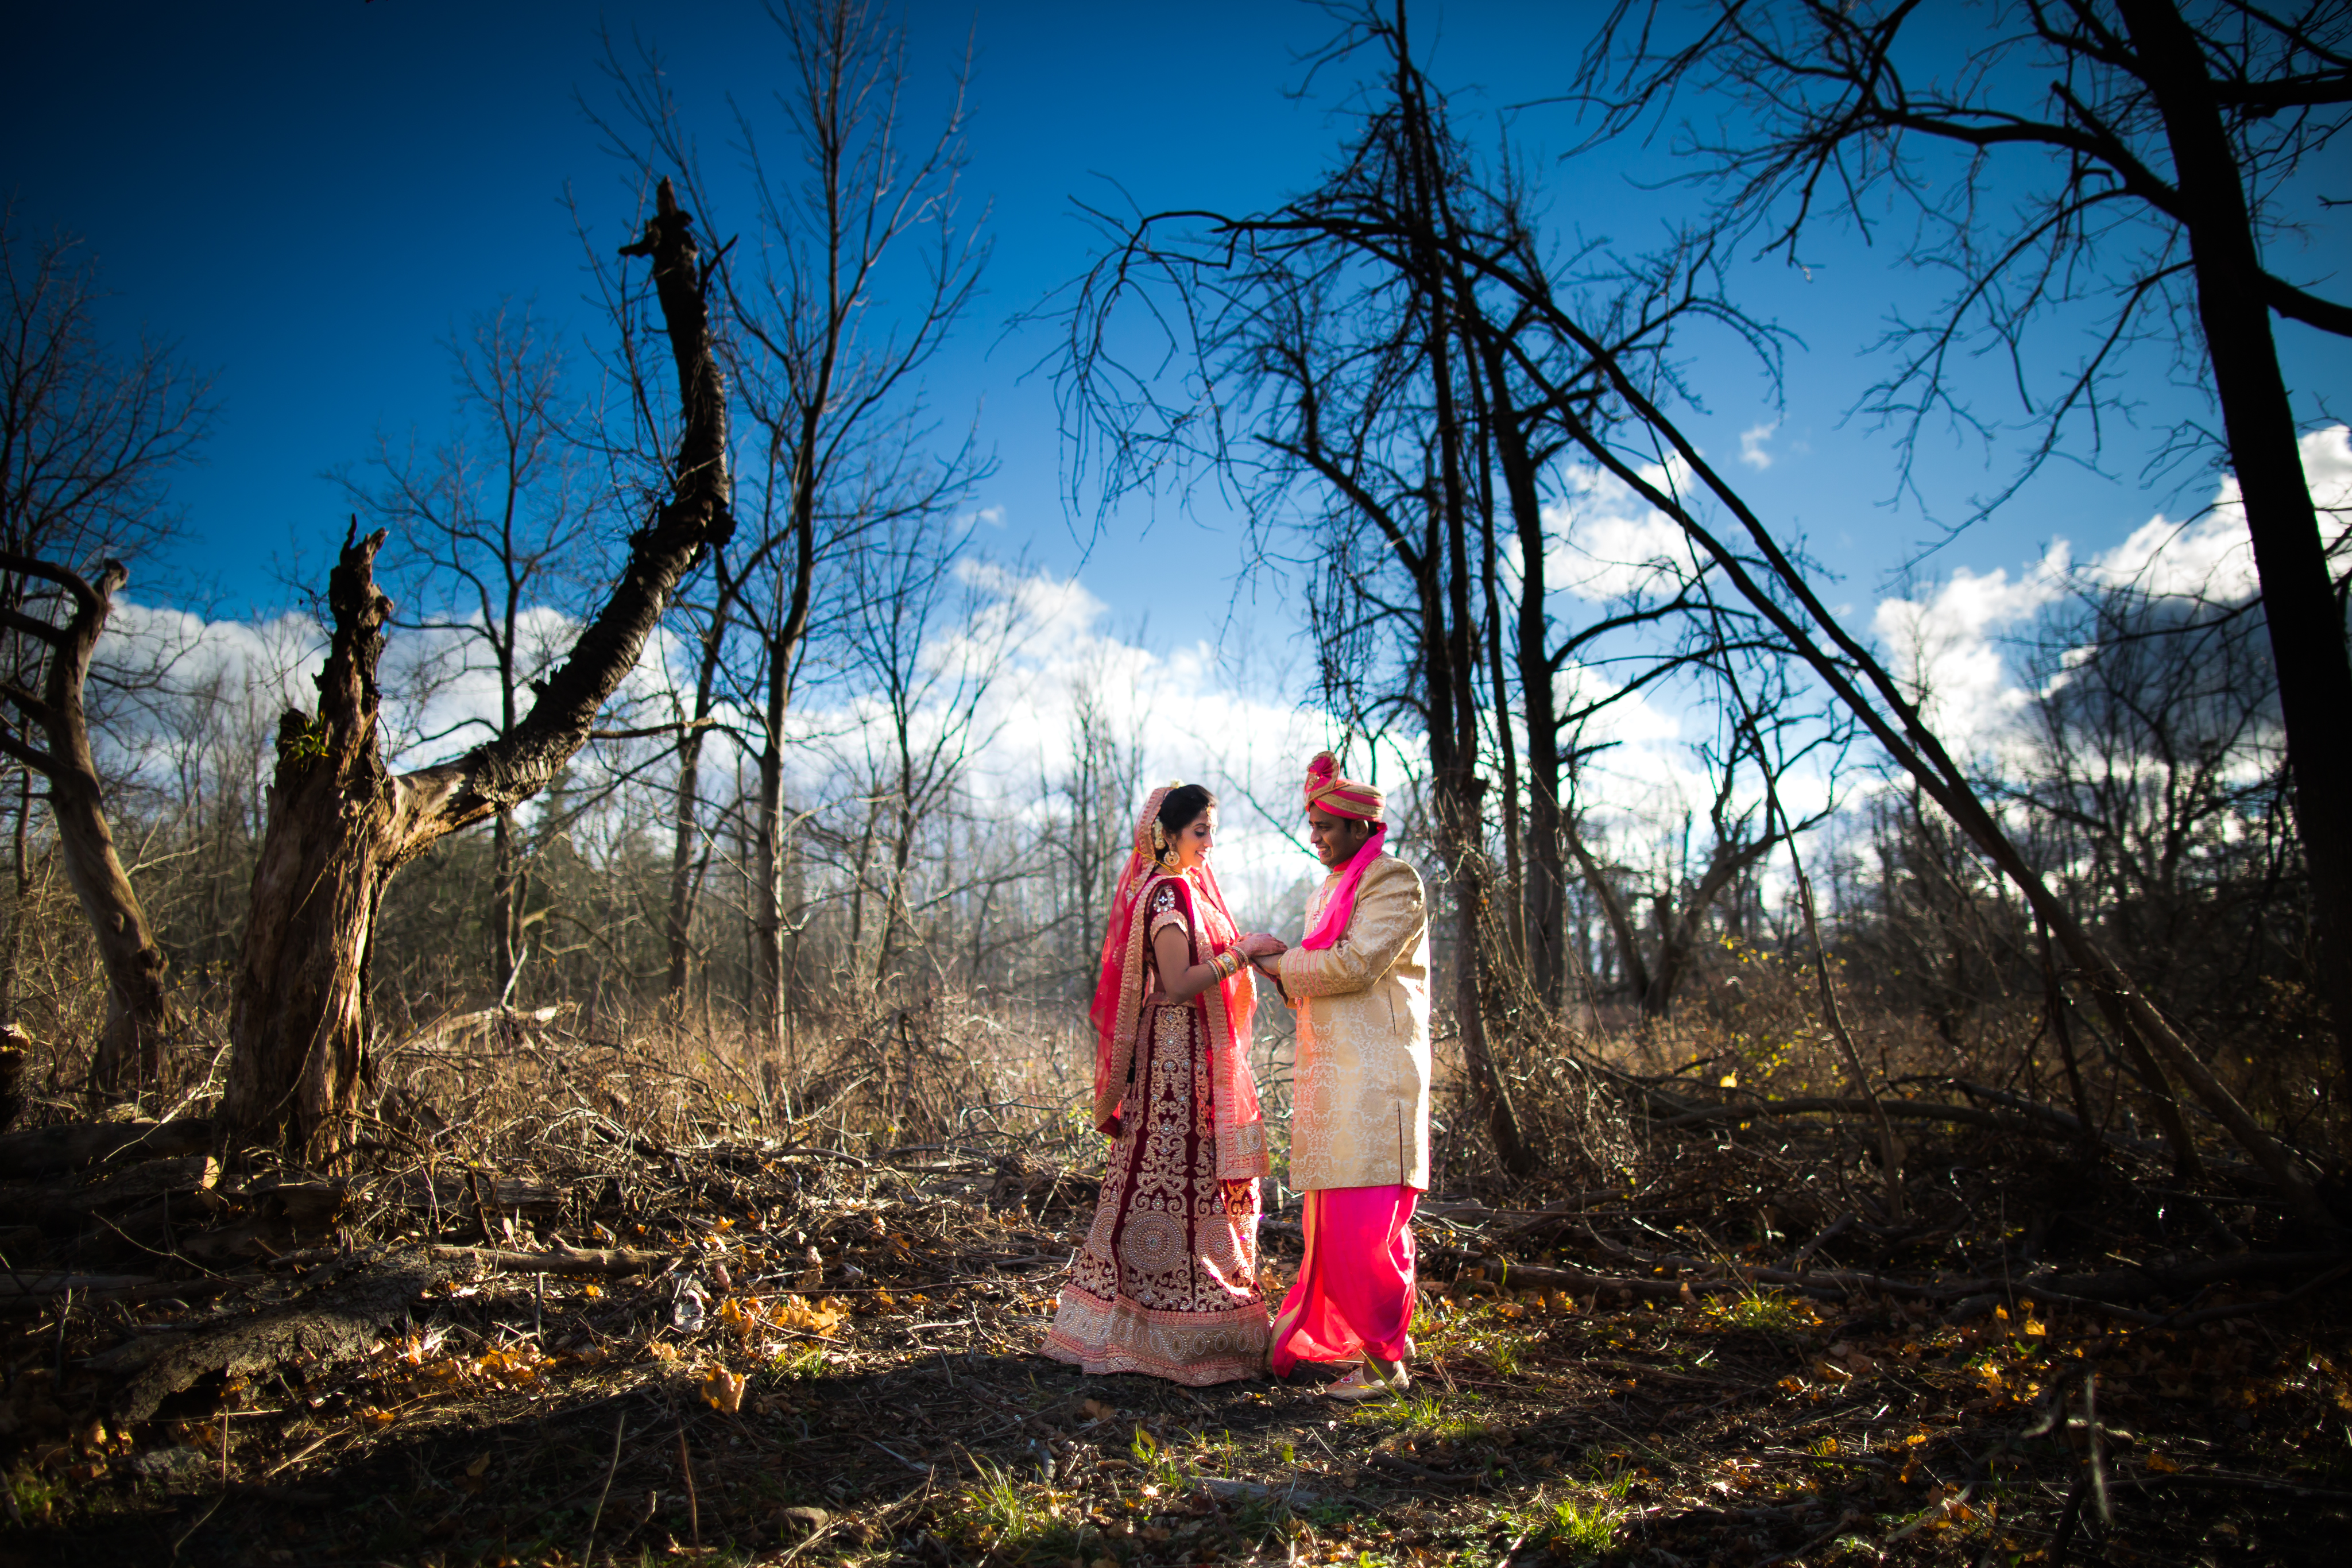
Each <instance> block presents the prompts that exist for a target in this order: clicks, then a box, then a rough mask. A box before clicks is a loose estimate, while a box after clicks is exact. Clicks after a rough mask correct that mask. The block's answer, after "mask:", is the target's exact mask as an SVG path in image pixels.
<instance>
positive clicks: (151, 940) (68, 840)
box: [0, 551, 175, 1094]
mask: <svg viewBox="0 0 2352 1568" xmlns="http://www.w3.org/2000/svg"><path fill="white" fill-rule="evenodd" d="M0 571H5V572H7V573H8V574H10V576H11V578H12V579H13V580H16V581H18V582H23V581H25V580H27V579H31V580H37V581H44V582H47V583H51V584H54V585H55V586H56V588H57V589H58V590H62V592H59V593H54V594H47V595H40V596H37V597H34V598H31V599H28V600H27V601H26V602H25V604H24V607H23V608H21V609H20V608H16V607H12V606H7V605H0V627H5V628H6V629H7V630H8V631H9V632H12V633H14V634H15V635H16V636H17V637H20V638H22V639H24V640H25V641H26V643H29V644H31V645H33V646H35V647H38V648H40V649H42V650H43V651H44V652H45V653H46V654H47V659H46V664H47V673H46V675H45V678H44V679H43V681H42V684H41V689H40V690H39V692H38V693H35V692H31V691H27V690H26V689H25V688H24V687H23V686H20V685H15V684H13V683H11V684H8V685H0V696H5V698H6V699H7V701H8V702H9V704H10V705H11V706H13V707H14V708H15V710H16V716H17V720H18V722H19V723H20V724H21V725H22V726H23V727H25V728H26V730H30V731H34V732H37V734H38V735H39V736H40V737H41V742H40V744H38V745H36V744H34V743H33V742H32V741H31V739H30V738H29V737H26V738H20V737H19V736H18V733H17V731H16V729H15V728H14V727H0V753H5V755H6V756H8V757H9V758H13V759H14V760H15V761H16V762H17V763H19V764H20V765H22V766H23V767H24V768H27V769H29V770H30V771H31V772H33V773H37V774H38V775H39V776H40V777H41V778H42V779H43V780H45V781H46V782H47V785H48V801H49V810H50V813H51V814H52V816H54V817H55V819H56V821H57V825H58V846H59V848H60V850H61V851H62V852H63V853H62V857H61V858H62V859H63V860H64V862H65V868H66V877H67V880H68V882H70V883H72V884H73V890H74V895H75V897H77V898H78V899H79V900H80V903H81V909H82V914H83V915H84V916H86V917H87V918H88V919H89V925H90V931H91V933H92V935H93V936H95V937H96V939H97V943H98V953H99V959H100V962H101V963H102V964H104V966H105V967H106V978H107V994H106V999H107V1009H106V1012H107V1017H106V1032H105V1033H104V1035H103V1036H101V1037H100V1040H99V1042H98V1049H97V1050H96V1051H93V1052H92V1053H91V1062H90V1079H91V1085H92V1087H93V1088H95V1089H96V1090H97V1091H98V1092H100V1093H102V1094H111V1093H113V1092H117V1091H119V1090H121V1088H122V1087H123V1086H124V1085H125V1084H126V1083H128V1082H138V1083H152V1082H155V1081H156V1079H157V1077H158V1076H159V1074H160V1073H161V1071H162V1069H163V1042H164V1040H166V1039H167V1038H168V1037H169V1036H170V1035H171V1033H172V1031H173V1027H174V1023H175V1019H173V1009H172V1005H171V1000H170V998H169V997H168V996H167V995H166V994H165V991H164V988H163V974H164V969H165V964H164V960H163V948H162V947H161V946H158V945H157V944H156V941H155V934H154V931H153V929H152V927H151V926H150V925H149V924H148V921H147V911H146V909H145V907H144V906H143V905H142V904H141V903H140V902H139V894H138V893H137V891H136V890H135V889H133V888H132V887H131V877H130V874H129V873H127V872H125V871H124V870H123V868H122V858H121V855H119V854H118V853H116V852H115V847H114V832H113V830H112V828H111V827H110V825H109V824H108V822H107V818H106V799H105V794H106V792H105V788H104V786H103V785H102V784H101V783H100V779H99V774H98V758H97V757H96V755H95V754H94V753H93V752H92V751H91V749H90V744H89V722H88V720H87V718H86V716H85V715H84V712H83V706H82V694H83V688H84V686H85V685H86V684H87V683H88V681H89V666H90V659H91V655H92V654H93V653H96V651H97V648H98V639H99V634H100V632H103V631H104V630H105V628H106V617H107V612H109V611H110V609H112V608H113V601H114V595H115V593H116V591H119V590H120V589H121V587H122V585H123V583H124V582H126V581H127V580H129V579H130V572H129V571H128V570H126V569H125V568H124V567H123V565H122V563H121V562H120V561H108V562H107V563H106V565H105V568H104V570H102V571H101V572H100V575H99V579H98V580H97V581H96V582H89V581H85V580H83V579H82V578H81V577H80V576H79V574H78V573H75V572H72V571H68V570H66V569H65V568H63V567H60V566H54V565H51V564H50V563H49V562H47V561H44V560H38V559H34V558H33V557H31V556H23V555H17V554H16V553H15V552H13V551H0ZM51 606H54V607H55V608H56V609H57V610H58V611H60V612H62V613H63V620H64V623H63V624H62V625H59V624H57V623H55V622H54V621H52V620H51V619H48V618H46V617H45V616H44V615H43V614H42V613H41V612H42V611H43V610H44V609H45V608H48V607H51ZM19 853H20V854H21V849H20V851H19ZM19 917H20V918H21V914H20V916H19Z"/></svg>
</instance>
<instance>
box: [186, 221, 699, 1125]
mask: <svg viewBox="0 0 2352 1568" xmlns="http://www.w3.org/2000/svg"><path fill="white" fill-rule="evenodd" d="M693 224H694V219H693V215H692V214H690V213H688V211H686V210H685V209H684V208H682V207H681V206H680V205H679V204H678V202H677V197H676V195H675V194H674V193H673V191H672V189H671V186H670V183H669V182H668V181H667V180H665V181H663V182H662V183H661V185H660V188H659V191H658V193H657V196H656V214H654V216H653V217H652V218H651V219H649V220H648V221H647V223H646V230H645V235H644V237H643V238H642V239H641V240H639V241H638V242H637V243H635V245H632V246H628V247H626V249H625V251H624V252H623V254H624V255H625V256H646V257H650V258H651V261H652V269H651V270H652V280H651V281H652V285H653V287H654V288H655V290H656V293H657V295H658V297H659V299H660V303H661V311H662V315H663V318H664V319H665V320H666V322H667V327H668V335H669V342H670V349H671V354H672V358H673V360H674V361H675V363H676V366H677V403H678V408H679V423H680V426H681V428H682V436H681V440H680V444H679V447H678V452H677V459H676V462H675V465H674V468H673V472H674V473H675V474H676V476H677V481H676V485H675V487H674V489H673V492H672V494H671V495H670V497H668V498H667V501H666V503H665V504H664V505H663V506H662V507H660V508H659V509H658V510H657V511H656V513H655V515H654V516H653V517H650V518H649V519H647V522H646V526H645V527H644V528H642V529H640V530H639V531H638V532H636V533H635V535H634V536H632V538H631V541H630V547H629V554H628V559H627V560H626V561H625V563H624V564H623V566H622V568H621V570H620V573H619V576H618V578H617V580H615V581H614V584H613V586H612V588H611V589H610V591H609V592H608V593H607V595H606V597H605V599H604V603H603V605H602V606H601V608H599V610H598V611H597V612H596V613H595V615H594V617H593V619H591V620H590V621H589V622H588V623H587V624H586V625H585V626H584V627H583V629H582V631H581V632H580V635H579V637H578V639H577V641H575V642H574V643H573V644H572V649H571V651H570V653H569V655H568V656H567V657H566V658H565V659H564V660H563V662H562V664H559V665H557V666H556V667H555V668H554V669H553V670H552V671H551V673H550V674H549V675H548V677H547V679H546V681H545V682H544V684H543V685H541V686H540V687H539V689H538V692H537V696H536V700H535V701H534V702H533V703H532V704H531V706H530V711H529V712H527V713H525V714H524V715H523V716H521V717H520V719H519V720H518V721H517V723H516V724H515V725H514V726H513V727H511V728H509V729H508V730H507V731H506V733H504V734H503V735H500V736H499V737H495V738H493V739H490V740H488V741H485V742H484V743H482V744H481V745H479V746H478V747H474V749H472V750H471V751H469V752H467V754H466V755H465V756H464V757H462V758H459V759H457V761H455V762H450V763H445V764H441V765H438V766H436V767H431V768H420V769H418V770H416V771H415V772H412V773H406V774H399V775H395V774H394V773H393V772H392V771H391V770H390V769H389V768H387V767H386V766H385V763H384V759H383V747H382V741H381V737H380V734H379V730H378V711H379V706H380V698H379V693H378V689H377V684H376V664H377V661H378V659H379V658H380V656H381V654H382V653H383V641H384V627H385V625H386V623H387V622H388V621H389V619H390V616H391V612H392V604H391V601H389V600H388V599H386V598H385V596H384V595H383V593H382V592H381V591H379V590H378V589H377V588H376V586H375V581H374V574H373V562H374V558H375V554H376V551H377V550H378V549H380V548H381V547H382V545H383V534H381V533H377V534H374V535H371V536H369V537H367V538H361V537H359V534H358V531H357V528H356V527H354V528H353V530H352V537H351V538H349V540H347V542H346V543H345V544H344V546H343V549H342V555H341V560H340V561H339V562H338V564H337V565H336V567H335V569H334V570H333V572H332V573H331V576H330V578H329V580H328V594H327V598H328V606H329V609H330V612H331V616H332V621H333V638H332V642H331V646H330V649H329V653H328V658H327V665H326V668H325V670H324V671H323V672H321V674H320V676H319V694H320V711H319V713H318V714H317V716H315V717H314V716H308V715H304V714H301V713H293V712H289V713H288V714H287V715H286V716H284V717H283V718H282V719H281V720H280V722H279V726H278V766H277V773H276V777H275V779H273V780H272V782H271V785H270V813H269V828H268V833H267V834H266V836H265V838H264V840H263V842H262V846H261V855H260V862H259V865H258V866H257V869H256V871H255V873H254V879H253V903H252V909H251V913H250V915H249V919H248V924H247V927H246V935H245V943H244V947H243V950H242V952H241V954H240V956H239V958H238V964H237V971H236V988H235V992H234V995H233V998H232V1000H231V1004H230V1017H229V1036H230V1040H231V1043H232V1046H233V1051H232V1053H231V1056H230V1061H229V1072H228V1086H227V1091H226V1094H225V1095H224V1097H223V1100H222V1105H221V1113H222V1115H223V1116H224V1117H225V1118H226V1120H227V1122H228V1123H229V1124H231V1125H233V1126H235V1127H236V1128H237V1129H238V1130H239V1131H240V1132H242V1133H244V1134H247V1135H252V1136H257V1137H263V1138H268V1139H273V1140H275V1141H278V1142H280V1143H282V1144H284V1145H287V1146H289V1147H290V1148H293V1149H296V1150H299V1151H301V1152H302V1153H304V1154H306V1155H309V1156H310V1157H313V1158H321V1157H326V1156H329V1155H333V1154H335V1153H337V1152H338V1151H339V1150H340V1149H341V1148H342V1147H343V1146H344V1145H345V1143H346V1142H347V1140H348V1137H349V1132H350V1126H351V1119H352V1115H353V1113H354V1112H355V1111H356V1109H357V1105H358V1098H359V1092H360V1087H361V1084H362V1079H363V1076H364V1074H365V1073H366V1071H367V1061H368V1056H367V1051H368V1044H369V1009H370V998H369V994H368V974H369V963H370V956H371V950H372V946H373V935H374V925H375V918H376V914H377V911H378V909H379V907H380V906H381V904H382V901H383V890H384V885H385V883H387V882H388V881H389V880H390V878H391V877H392V875H393V873H394V872H396V871H397V870H398V869H399V868H400V867H401V866H402V865H404V864H405V863H406V862H409V861H411V860H413V859H415V857H416V856H417V855H419V854H421V853H423V852H425V850H426V849H427V848H429V847H430V846H431V845H432V844H433V843H434V842H435V841H437V840H439V839H440V838H442V837H444V836H446V834H449V833H452V832H455V831H457V830H458V829H460V828H464V827H467V826H468V825H470V824H472V823H474V822H478V821H482V820H483V819H485V818H488V817H490V816H494V815H495V814H496V813H497V812H498V811H499V810H500V809H502V808H510V807H511V806H513V805H514V804H515V803H516V802H518V801H520V800H526V799H528V798H529V797H530V796H531V795H532V794H533V793H535V792H536V791H538V790H540V789H543V788H545V787H546V785H547V784H548V782H549V781H550V780H551V779H553V778H554V777H555V776H556V774H557V772H558V771H559V770H560V769H561V768H562V767H563V766H564V764H565V763H566V762H567V761H568V760H569V759H570V758H572V755H573V754H574V753H576V752H577V751H578V750H579V749H580V747H583V746H584V745H585V744H587V741H588V738H589V733H590V730H591V728H592V727H593V725H594V722H595V718H596V714H597V712H598V710H599V709H601V708H602V707H603V706H604V702H605V700H606V699H607V698H608V697H610V696H611V695H613V693H614V691H615V690H616V689H617V688H618V687H619V685H620V684H621V682H622V680H623V679H624V678H625V676H626V675H627V674H628V673H629V671H630V670H631V669H632V668H633V667H635V664H636V661H637V656H638V653H640V652H641V651H642V650H643V648H644V646H645V643H646V639H647V638H648V637H650V636H651V635H652V634H653V632H654V629H655V626H656V623H657V622H659V620H660V619H661V616H662V612H664V610H665V609H666V608H667V605H668V603H669V601H670V598H671V595H672V594H673V593H674V592H675V591H677V585H678V583H679V581H680V580H681V579H683V578H684V577H685V576H686V574H687V572H688V570H690V569H691V568H692V567H693V566H694V565H695V564H696V562H697V561H698V560H699V559H701V557H702V555H703V554H704V552H705V551H706V550H707V549H709V548H711V547H712V546H713V545H714V544H716V543H719V542H721V541H723V540H724V539H725V538H727V535H728V531H729V528H730V526H731V523H732V514H731V512H730V509H729V504H728V477H727V393H726V387H725V383H724V382H723V381H722V379H721V377H720V375H719V365H718V361H717V358H716V356H715V354H714V353H713V350H712V346H711V338H710V329H709V312H708V307H707V304H706V291H707V287H708V285H709V267H707V266H706V264H705V263H704V262H703V261H702V259H701V254H700V250H699V248H698V246H697V244H696V241H695V237H694V231H693Z"/></svg>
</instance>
